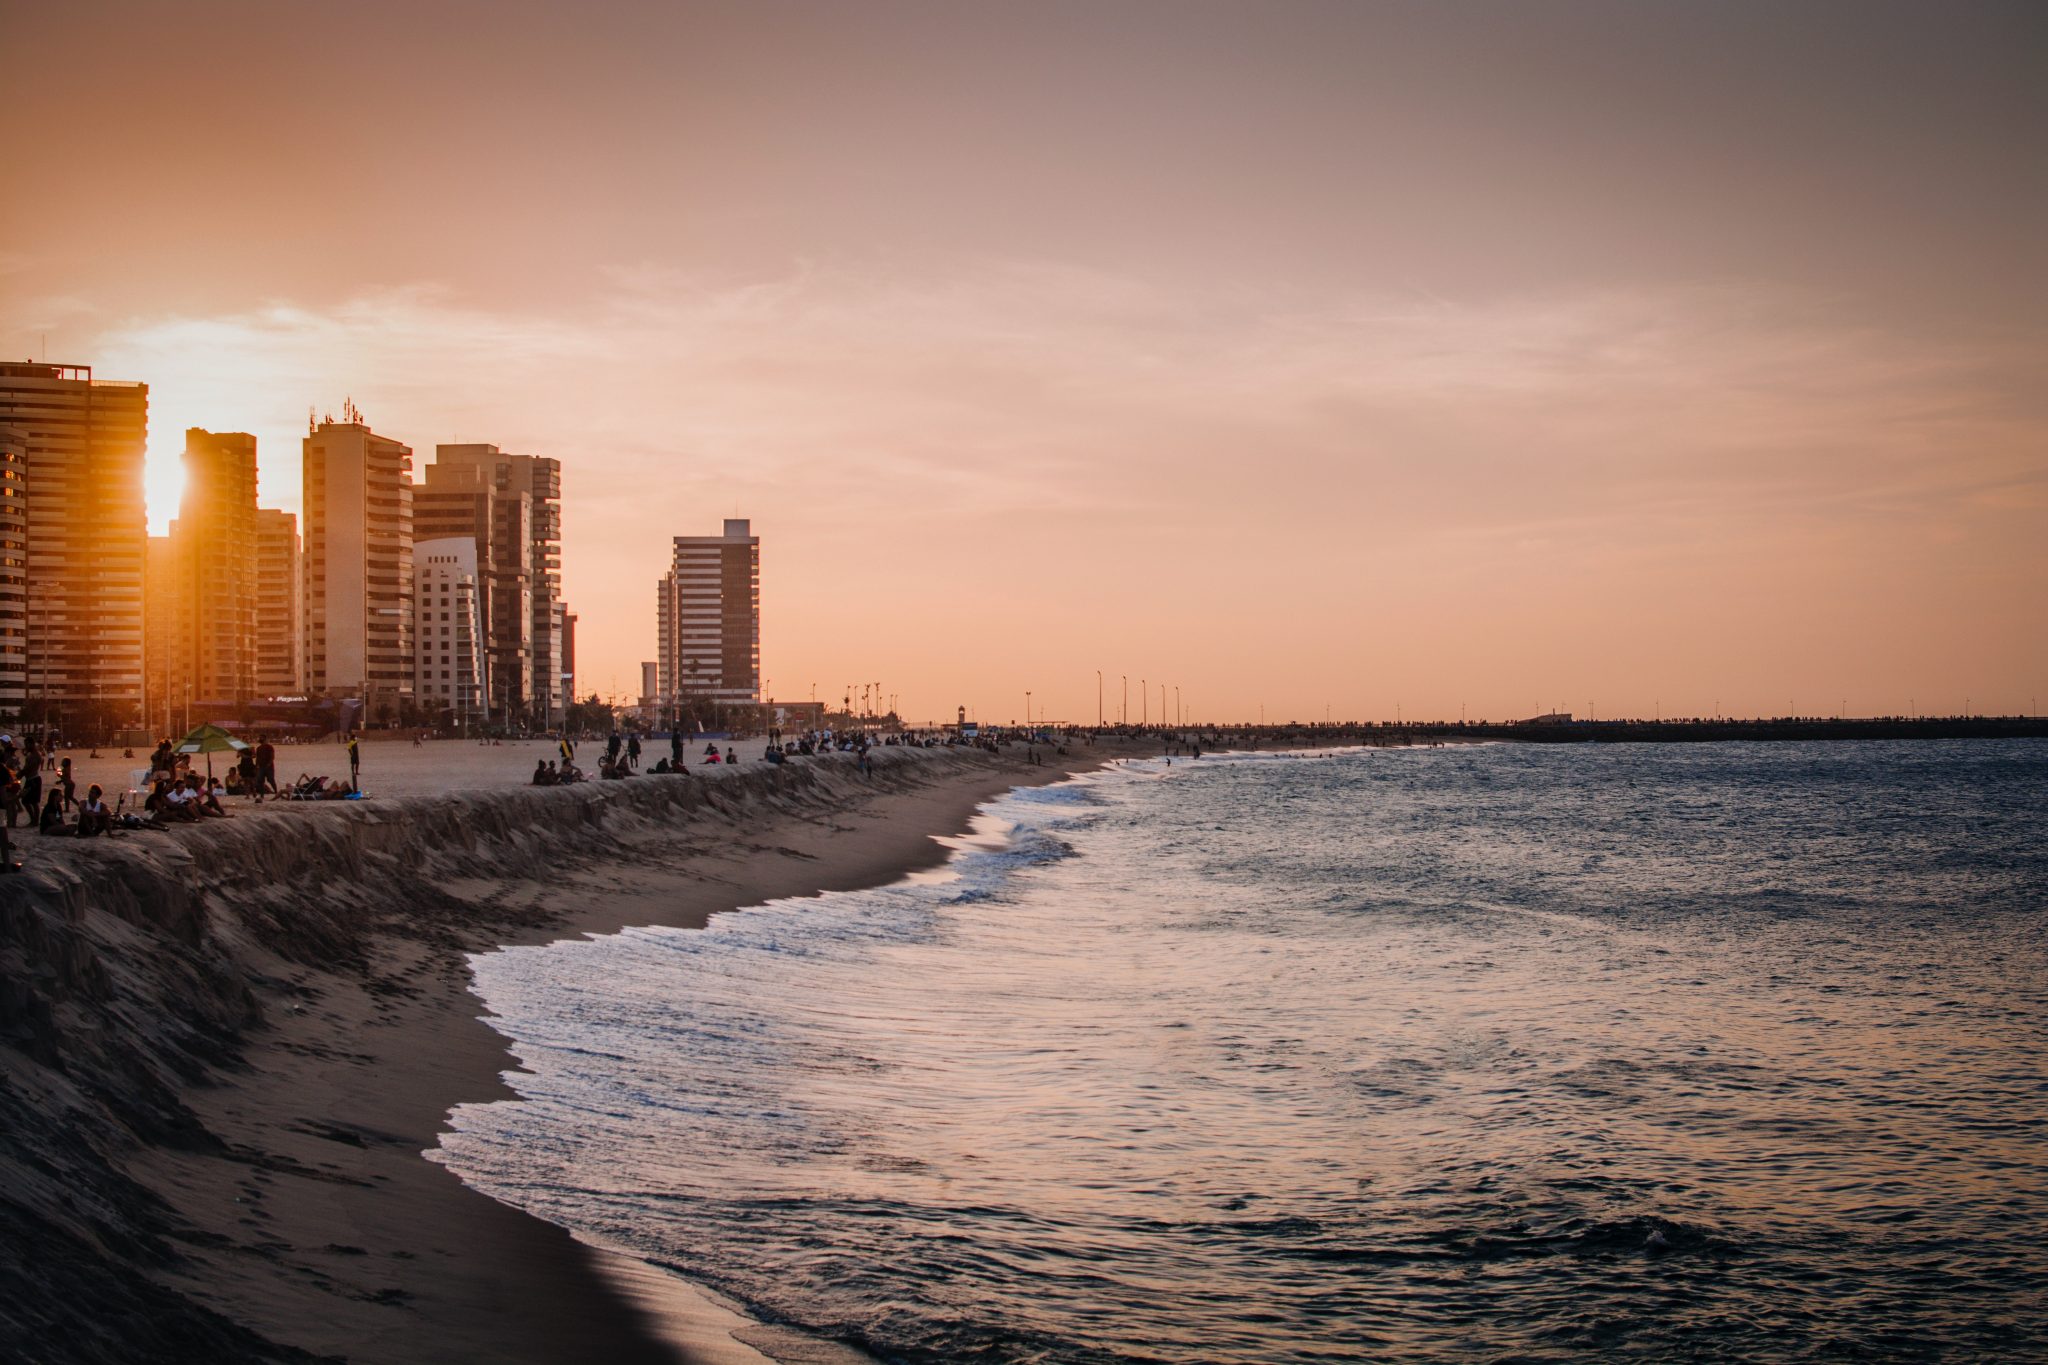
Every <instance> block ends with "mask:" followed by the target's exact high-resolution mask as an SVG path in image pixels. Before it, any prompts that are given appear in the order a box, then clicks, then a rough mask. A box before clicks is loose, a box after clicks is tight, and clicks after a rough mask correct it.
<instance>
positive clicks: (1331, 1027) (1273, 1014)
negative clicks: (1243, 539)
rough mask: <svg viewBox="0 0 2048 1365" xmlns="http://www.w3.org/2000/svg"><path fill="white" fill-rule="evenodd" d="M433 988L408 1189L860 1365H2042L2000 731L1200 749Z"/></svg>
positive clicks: (2042, 990)
mask: <svg viewBox="0 0 2048 1365" xmlns="http://www.w3.org/2000/svg"><path fill="white" fill-rule="evenodd" d="M993 813H994V814H995V815H996V816H998V817H999V818H1000V820H1001V821H1002V822H1004V825H1005V826H1006V827H1007V838H1006V839H1004V840H1002V841H1000V843H993V842H990V841H984V843H983V845H982V846H979V847H969V848H967V849H964V850H963V851H962V852H961V853H960V854H959V856H957V857H956V858H955V860H954V862H953V864H952V867H951V868H950V872H949V875H947V876H943V877H931V878H925V879H922V880H919V881H915V882H912V883H909V884H905V885H901V886H897V887H891V888H888V889H884V890H879V891H872V892H863V893H856V894H847V895H834V896H828V897H826V898H824V899H823V900H810V901H803V902H794V903H787V904H780V905H771V906H768V907H765V908H762V909H758V910H752V911H747V912H743V913H740V914H736V915H731V916H727V917H724V918H722V919H719V920H718V921H716V922H715V924H714V926H713V927H712V928H711V929H710V930H708V931H705V932H694V933H693V932H687V931H667V930H648V931H636V932H630V933H626V934H622V935H619V936H617V937H614V938H609V939H604V940H601V941H597V942H577V943H570V944H559V945H555V946H552V947H547V948H530V949H518V950H514V951H510V952H504V953H498V954H493V955H490V956H486V957H482V958H480V959H478V960H477V963H476V972H477V977H478V981H479V985H480V989H481V990H482V993H483V994H484V996H485V998H486V999H487V1000H488V1001H489V1002H490V1004H491V1006H492V1008H493V1009H494V1010H496V1011H497V1012H498V1014H499V1015H500V1016H502V1017H501V1019H500V1021H499V1026H500V1027H501V1028H503V1029H504V1030H506V1031H507V1032H508V1033H509V1034H510V1035H511V1036H512V1037H513V1038H514V1040H515V1044H514V1050H515V1051H516V1053H517V1054H518V1056H519V1057H520V1059H521V1061H522V1063H523V1065H524V1066H525V1068H526V1069H527V1070H526V1074H521V1075H519V1076H517V1077H516V1078H515V1080H516V1084H517V1086H518V1089H519V1091H520V1092H521V1094H522V1095H524V1096H526V1097H527V1098H526V1099H524V1100H523V1101H519V1102H506V1103H498V1104H489V1105H481V1106H472V1107H468V1108H464V1109H462V1110H459V1111H457V1113H456V1114H455V1116H454V1120H453V1126H454V1132H453V1133H451V1134H450V1135H449V1136H448V1137H447V1138H446V1143H445V1145H446V1159H447V1160H448V1161H449V1162H450V1164H451V1165H453V1166H454V1168H455V1169H456V1170H457V1171H458V1172H460V1173H461V1174H462V1175H463V1177H464V1178H465V1179H467V1180H469V1181H471V1182H472V1183H474V1184H476V1185H479V1186H481V1187H482V1188H484V1189H486V1190H488V1191H489V1192H491V1193H492V1194H494V1195H496V1196H498V1197H499V1198H502V1199H504V1200H507V1201H508V1202H511V1203H513V1204H517V1205H519V1206H521V1207H523V1208H527V1209H530V1210H532V1211H533V1212H535V1213H538V1214H540V1215H542V1216H544V1217H547V1218H550V1219H553V1220H555V1221H557V1222H561V1223H564V1224H567V1225H569V1226H570V1227H572V1228H575V1229H578V1230H581V1231H583V1232H585V1233H588V1234H591V1235H594V1236H595V1237H597V1238H598V1239H600V1240H602V1241H605V1242H608V1243H610V1244H612V1245H614V1246H618V1247H621V1248H625V1249H628V1250H630V1251H633V1252H636V1253H638V1254H640V1255H642V1256H644V1257H646V1258H647V1259H649V1260H651V1261H654V1262H657V1263H659V1264H662V1265H665V1266H670V1267H673V1268H676V1269H678V1270H681V1271H683V1272H685V1273H686V1274H688V1275H689V1276H691V1277H693V1278H697V1279H700V1280H702V1281H705V1282H707V1283H709V1284H712V1285H714V1286H716V1287H717V1288H719V1289H722V1290H724V1291H725V1292H726V1293H728V1294H730V1295H732V1296H734V1297H736V1298H738V1299H739V1300H741V1301H742V1302H744V1303H746V1304H747V1305H749V1306H750V1307H752V1308H753V1309H754V1310H755V1311H756V1312H758V1313H760V1314H762V1315H764V1316H768V1317H771V1318H776V1319H779V1320H783V1321H787V1322H790V1323H793V1324H798V1325H801V1326H804V1327H806V1328H808V1329H810V1330H812V1331H814V1332H815V1333H818V1334H820V1335H824V1336H829V1337H835V1338H838V1339H841V1340H845V1341H853V1342H858V1343H861V1344H863V1345H865V1346H867V1347H868V1348H869V1349H870V1350H873V1351H875V1352H876V1353H877V1354H881V1355H884V1356H886V1357H890V1358H896V1359H903V1360H912V1361H925V1360H988V1361H1010V1360H1020V1361H1097V1360H1102V1361H1108V1360H1172V1361H1246V1362H1251V1361H1259V1362H1265V1361H1322V1360H1332V1361H1334V1360H1358V1359H1362V1358H1371V1359H1404V1358H1406V1359H1416V1358H1474V1359H1498V1358H1510V1357H1512V1358H1523V1359H1546V1358H1577V1357H1584V1356H1587V1355H1590V1354H1594V1353H1605V1352H1612V1351H1626V1352H1633V1353H1638V1354H1644V1355H1653V1356H1657V1357H1677V1358H1701V1359H1708V1358H1711V1359H1727V1358H1748V1359H1758V1360H1785V1359H1793V1360H1799V1359H1840V1358H1856V1357H1866V1356H1885V1357H1900V1356H1905V1357H1915V1356H1924V1357H1948V1358H1956V1359H1973V1358H1982V1357H1986V1356H1996V1357H2005V1358H2030V1357H2031V1358H2041V1357H2043V1356H2044V1355H2048V1052H2044V1047H2043V1045H2044V1042H2048V744H2043V743H2038V742H2033V741H2007V742H1978V743H1970V742H1962V743H1926V742H1921V743H1912V742H1906V743H1872V744H1842V745H1818V744H1816V745H1790V744H1788V745H1777V746H1769V745H1750V744H1726V745H1697V746H1667V747H1649V746H1644V747H1591V746H1586V747H1574V748H1558V747H1542V748H1537V747H1509V746H1492V747H1485V748H1474V749H1442V750H1407V751H1388V752H1376V753H1360V754H1352V755H1344V756H1338V757H1332V758H1286V757H1274V756H1255V757H1248V758H1205V759H1203V760H1201V761H1200V762H1198V763H1187V762H1181V763H1177V764H1175V765H1174V766H1173V767H1172V768H1171V769H1167V768H1164V767H1162V766H1158V765H1149V764H1148V765H1142V766H1134V767H1132V768H1129V769H1125V770H1119V771H1116V772H1112V773H1108V774H1103V775H1100V776H1098V777H1094V778H1090V779H1084V780H1082V781H1079V782H1075V783H1071V784H1068V785H1065V786H1061V787H1055V788H1048V789H1042V790H1037V791H1031V792H1026V793H1021V794H1018V795H1015V796H1012V797H1010V798H1009V799H1007V800H1005V801H1003V802H1001V803H999V805H998V806H997V807H995V809H994V812H993Z"/></svg>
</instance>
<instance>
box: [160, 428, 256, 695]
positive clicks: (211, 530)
mask: <svg viewBox="0 0 2048 1365" xmlns="http://www.w3.org/2000/svg"><path fill="white" fill-rule="evenodd" d="M184 466H185V489H184V493H183V495H182V496H181V497H180V498H179V501H178V517H177V520H176V521H174V522H172V523H171V549H172V564H173V568H172V575H173V582H172V592H173V600H174V603H175V606H174V611H175V613H176V618H175V626H174V628H173V636H172V643H171V656H170V663H169V677H170V684H171V687H172V688H173V690H175V691H178V692H180V693H183V694H185V695H189V696H192V697H196V698H203V699H205V700H207V701H212V702H229V703H233V704H235V705H240V704H241V703H243V702H246V701H248V700H249V699H250V698H252V697H254V696H256V695H257V691H256V621H257V602H256V597H257V587H256V585H257V572H258V564H257V550H256V438H255V437H254V436H250V435H247V434H246V433H243V432H212V431H205V430H202V429H200V428H198V427H193V428H190V429H189V430H187V431H186V433H185V453H184ZM155 586H157V585H155V584H154V583H152V588H154V587H155Z"/></svg>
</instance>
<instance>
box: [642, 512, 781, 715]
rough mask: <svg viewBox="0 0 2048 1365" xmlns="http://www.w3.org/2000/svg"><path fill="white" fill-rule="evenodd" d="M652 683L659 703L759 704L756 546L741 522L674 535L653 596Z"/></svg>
mask: <svg viewBox="0 0 2048 1365" xmlns="http://www.w3.org/2000/svg"><path fill="white" fill-rule="evenodd" d="M656 628H657V631H658V633H659V635H658V638H659V649H658V650H657V651H656V653H657V657H656V660H655V667H656V683H657V684H658V686H659V689H660V696H661V700H662V701H663V702H664V703H665V704H671V705H672V704H676V703H679V702H680V703H682V704H684V705H687V704H689V703H691V702H693V701H695V702H715V703H719V704H726V705H730V704H746V705H751V704H753V703H756V702H758V701H760V700H761V539H760V537H759V536H756V535H754V534H753V533H752V529H751V526H750V524H749V523H748V522H747V521H745V520H743V519H728V520H727V521H726V523H725V532H724V534H722V535H716V536H677V537H676V538H675V548H674V552H673V557H672V559H671V561H670V565H669V571H668V573H666V574H665V575H663V576H662V579H661V583H660V585H659V590H658V604H657V608H656Z"/></svg>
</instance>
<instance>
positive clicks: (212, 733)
mask: <svg viewBox="0 0 2048 1365" xmlns="http://www.w3.org/2000/svg"><path fill="white" fill-rule="evenodd" d="M248 747H249V746H248V745H247V744H244V743H243V742H242V741H241V740H239V739H236V738H235V737H234V736H233V735H231V734H229V733H228V732H227V731H225V730H223V729H221V728H220V727H219V726H218V725H201V726H199V727H198V728H196V729H194V730H193V731H192V733H191V734H189V735H187V736H185V737H184V738H183V739H181V740H179V741H178V746H177V747H176V748H175V749H173V750H171V752H172V753H174V754H205V755H206V776H207V777H208V779H211V778H212V777H213V756H214V755H215V754H231V753H235V752H237V751H239V750H242V749H246V748H248Z"/></svg>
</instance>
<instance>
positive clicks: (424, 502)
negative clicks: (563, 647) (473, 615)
mask: <svg viewBox="0 0 2048 1365" xmlns="http://www.w3.org/2000/svg"><path fill="white" fill-rule="evenodd" d="M441 449H443V450H446V449H449V447H445V446H444V447H441ZM461 449H465V450H469V449H485V450H489V449H495V447H488V446H487V447H461ZM413 533H414V535H415V536H417V537H419V538H421V539H426V538H428V537H432V538H435V539H445V538H448V537H453V536H464V537H467V538H469V539H470V540H471V541H472V542H474V544H475V546H476V564H477V572H478V574H479V579H478V591H479V596H480V611H479V614H480V617H481V619H482V623H483V640H484V648H485V651H486V654H487V655H488V665H487V667H486V668H485V670H484V671H485V674H486V677H487V679H488V684H489V690H488V692H487V693H486V694H485V695H486V697H487V699H488V702H489V706H490V714H491V717H492V718H493V719H495V720H498V721H500V722H504V723H508V724H509V723H513V722H516V721H518V720H519V719H520V718H521V717H528V718H529V719H530V718H532V717H533V716H534V714H535V713H536V712H539V713H540V714H545V711H546V708H537V707H535V706H534V705H533V694H534V654H533V573H532V555H531V544H532V539H533V499H532V496H531V495H530V494H528V493H526V492H523V491H520V490H516V489H509V488H500V487H499V486H498V483H497V479H496V471H495V469H494V468H493V467H491V466H488V465H478V464H474V463H458V462H452V461H449V462H444V461H443V460H442V459H440V458H439V456H438V452H437V457H436V459H435V462H434V463H433V464H431V465H428V466H427V468H426V479H425V482H424V483H422V484H420V485H419V486H418V487H416V488H415V489H414V490H413Z"/></svg>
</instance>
